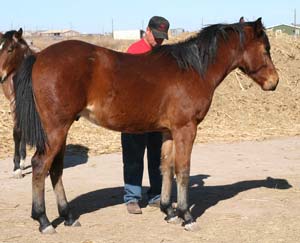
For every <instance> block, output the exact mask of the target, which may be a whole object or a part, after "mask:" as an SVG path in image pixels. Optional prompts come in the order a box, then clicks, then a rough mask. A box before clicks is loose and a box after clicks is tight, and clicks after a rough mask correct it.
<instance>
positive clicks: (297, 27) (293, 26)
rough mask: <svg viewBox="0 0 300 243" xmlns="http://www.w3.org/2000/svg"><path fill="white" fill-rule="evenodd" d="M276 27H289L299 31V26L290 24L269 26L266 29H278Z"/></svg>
mask: <svg viewBox="0 0 300 243" xmlns="http://www.w3.org/2000/svg"><path fill="white" fill-rule="evenodd" d="M278 26H287V27H291V28H296V29H300V26H298V25H292V24H277V25H273V26H270V27H268V28H267V29H273V28H275V27H278Z"/></svg>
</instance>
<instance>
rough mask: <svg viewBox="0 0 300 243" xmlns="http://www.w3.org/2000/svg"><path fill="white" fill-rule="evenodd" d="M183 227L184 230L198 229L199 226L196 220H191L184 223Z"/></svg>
mask: <svg viewBox="0 0 300 243" xmlns="http://www.w3.org/2000/svg"><path fill="white" fill-rule="evenodd" d="M184 229H185V230H186V231H198V230H199V229H200V228H199V226H198V224H197V223H196V222H192V223H189V224H186V225H185V226H184Z"/></svg>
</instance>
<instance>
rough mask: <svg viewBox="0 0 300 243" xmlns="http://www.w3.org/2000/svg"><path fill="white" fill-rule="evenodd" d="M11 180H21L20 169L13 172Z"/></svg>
mask: <svg viewBox="0 0 300 243" xmlns="http://www.w3.org/2000/svg"><path fill="white" fill-rule="evenodd" d="M13 178H15V179H21V178H23V175H22V170H21V169H17V170H15V171H14V172H13Z"/></svg>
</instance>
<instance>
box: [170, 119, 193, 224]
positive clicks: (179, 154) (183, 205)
mask: <svg viewBox="0 0 300 243" xmlns="http://www.w3.org/2000/svg"><path fill="white" fill-rule="evenodd" d="M195 136H196V125H194V124H188V125H186V126H185V127H183V128H180V129H178V130H176V131H175V132H174V133H173V138H174V143H175V173H176V180H177V208H176V213H177V215H178V216H179V217H180V218H182V219H183V220H184V225H185V229H186V230H196V229H197V225H196V224H195V220H194V219H193V217H192V214H191V212H190V210H189V205H188V193H189V192H188V187H189V176H190V159H191V152H192V146H193V143H194V139H195Z"/></svg>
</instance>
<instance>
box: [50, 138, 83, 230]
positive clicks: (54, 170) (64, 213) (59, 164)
mask: <svg viewBox="0 0 300 243" xmlns="http://www.w3.org/2000/svg"><path fill="white" fill-rule="evenodd" d="M64 152H65V144H64V145H63V147H62V149H61V150H60V151H59V152H58V154H57V155H56V156H55V158H54V161H53V164H52V166H51V168H50V177H51V182H52V186H53V190H54V192H55V195H56V201H57V207H58V212H59V215H60V217H62V218H64V220H65V225H67V226H80V223H79V222H78V221H77V220H75V218H74V217H73V215H72V213H71V211H70V207H69V204H68V201H67V198H66V194H65V190H64V186H63V183H62V174H63V159H64Z"/></svg>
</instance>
